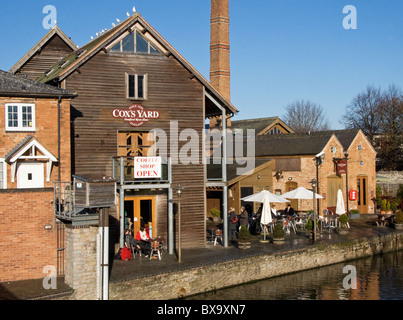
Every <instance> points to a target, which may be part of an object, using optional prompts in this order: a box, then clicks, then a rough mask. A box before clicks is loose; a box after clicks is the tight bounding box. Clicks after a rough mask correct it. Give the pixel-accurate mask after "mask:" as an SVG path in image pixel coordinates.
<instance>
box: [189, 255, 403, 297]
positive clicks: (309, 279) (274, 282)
mask: <svg viewBox="0 0 403 320" xmlns="http://www.w3.org/2000/svg"><path fill="white" fill-rule="evenodd" d="M402 259H403V251H399V252H393V253H388V254H384V255H380V256H375V257H371V258H366V259H360V260H355V261H350V262H346V263H342V264H337V265H332V266H329V267H323V268H318V269H314V270H308V271H303V272H298V273H295V274H290V275H286V276H281V277H276V278H273V279H267V280H261V281H257V282H254V283H249V284H246V285H241V286H237V287H232V288H229V289H223V290H218V291H216V292H212V293H207V294H202V295H198V296H194V297H189V298H188V300H402V299H403V263H402V262H401V261H402ZM346 265H351V266H354V267H355V268H356V283H357V288H356V289H349V288H347V289H345V288H344V286H343V280H344V279H345V277H348V276H349V275H352V274H351V273H347V272H346V273H343V268H344V267H345V266H346ZM241 274H242V272H240V276H241ZM344 283H346V281H345V282H344ZM347 283H348V284H351V283H352V282H351V281H349V282H347Z"/></svg>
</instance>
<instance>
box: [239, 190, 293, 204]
mask: <svg viewBox="0 0 403 320" xmlns="http://www.w3.org/2000/svg"><path fill="white" fill-rule="evenodd" d="M266 196H267V197H268V200H269V202H279V203H285V202H289V201H288V200H287V199H284V197H283V196H277V195H275V194H273V193H271V192H270V191H267V190H263V191H261V192H259V193H255V194H252V195H250V196H247V197H244V198H241V200H243V201H249V202H262V203H263V202H264V199H265V197H266Z"/></svg>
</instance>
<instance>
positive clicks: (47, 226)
mask: <svg viewBox="0 0 403 320" xmlns="http://www.w3.org/2000/svg"><path fill="white" fill-rule="evenodd" d="M52 228H53V227H52V225H51V224H47V225H45V227H44V229H45V230H52Z"/></svg>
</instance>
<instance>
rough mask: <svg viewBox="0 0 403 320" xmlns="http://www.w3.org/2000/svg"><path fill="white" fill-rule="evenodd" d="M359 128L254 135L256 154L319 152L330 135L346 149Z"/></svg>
mask: <svg viewBox="0 0 403 320" xmlns="http://www.w3.org/2000/svg"><path fill="white" fill-rule="evenodd" d="M359 132H360V130H359V129H346V130H330V131H317V132H312V133H309V134H299V133H291V134H284V135H270V136H258V137H256V145H255V148H256V156H257V157H262V156H268V157H273V156H296V155H315V154H318V153H320V152H321V151H322V150H323V148H324V147H325V146H326V144H327V143H328V142H329V140H330V138H331V137H332V136H335V137H336V139H337V140H338V141H339V142H340V143H341V145H342V146H343V149H344V150H348V149H349V147H350V145H351V143H352V142H353V140H354V139H355V138H356V137H357V135H358V133H359Z"/></svg>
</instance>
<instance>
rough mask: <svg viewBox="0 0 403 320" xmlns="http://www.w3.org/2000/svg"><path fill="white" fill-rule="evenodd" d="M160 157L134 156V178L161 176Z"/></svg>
mask: <svg viewBox="0 0 403 320" xmlns="http://www.w3.org/2000/svg"><path fill="white" fill-rule="evenodd" d="M161 163H162V162H161V157H135V158H134V178H135V179H150V178H161Z"/></svg>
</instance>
